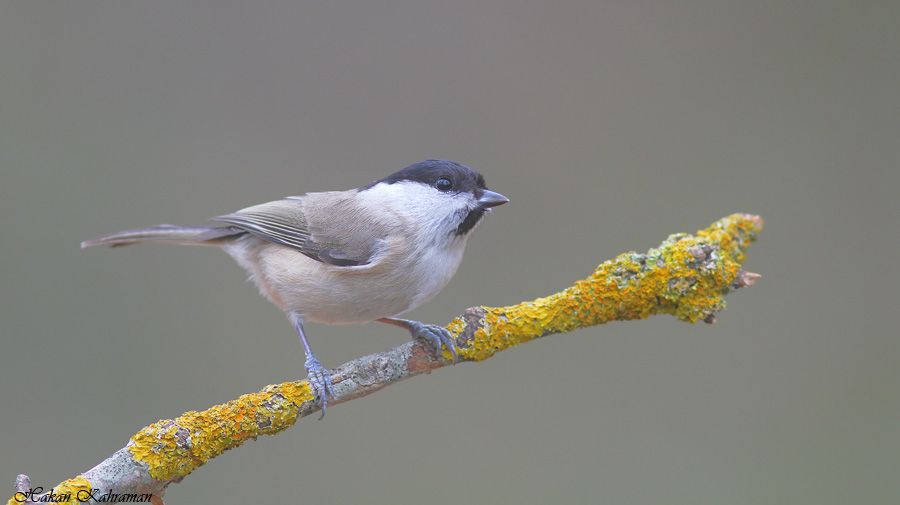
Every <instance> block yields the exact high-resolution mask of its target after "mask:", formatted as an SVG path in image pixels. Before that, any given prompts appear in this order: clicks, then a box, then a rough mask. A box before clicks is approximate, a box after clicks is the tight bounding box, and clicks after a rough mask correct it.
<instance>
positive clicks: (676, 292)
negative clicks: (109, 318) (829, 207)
mask: <svg viewBox="0 0 900 505" xmlns="http://www.w3.org/2000/svg"><path fill="white" fill-rule="evenodd" d="M761 229H762V219H760V218H759V217H758V216H753V215H749V214H733V215H731V216H728V217H726V218H723V219H721V220H719V221H717V222H715V223H713V224H712V225H711V226H710V227H709V228H706V229H705V230H701V231H698V232H697V233H696V234H695V235H688V234H684V233H679V234H675V235H672V236H670V237H669V238H668V239H666V240H665V241H664V242H663V243H662V244H661V245H660V246H659V247H657V248H655V249H650V250H649V251H647V252H646V253H635V252H630V253H624V254H621V255H619V256H618V257H616V258H615V259H612V260H609V261H606V262H604V263H602V264H601V265H600V266H598V267H597V269H596V270H594V272H593V273H592V274H591V275H590V276H589V277H587V278H585V279H582V280H580V281H577V282H576V283H575V284H573V285H572V286H570V287H569V288H566V289H565V290H563V291H560V292H559V293H555V294H553V295H550V296H547V297H544V298H538V299H536V300H531V301H525V302H521V303H519V304H516V305H511V306H508V307H484V306H480V307H473V308H470V309H468V310H466V311H465V312H464V313H463V314H462V315H460V316H458V317H457V318H456V319H454V320H453V321H451V322H450V324H449V325H448V326H447V328H448V329H449V330H450V331H451V333H452V334H453V335H455V338H456V344H457V347H458V351H459V360H460V361H482V360H485V359H487V358H490V357H491V356H493V355H494V354H496V353H498V352H500V351H503V350H505V349H508V348H510V347H513V346H516V345H519V344H521V343H524V342H528V341H529V340H533V339H535V338H538V337H544V336H547V335H551V334H554V333H562V332H567V331H571V330H574V329H577V328H584V327H587V326H593V325H597V324H603V323H606V322H608V321H621V320H630V319H644V318H646V317H649V316H651V315H654V314H671V315H673V316H675V317H677V318H678V319H680V320H682V321H687V322H690V323H694V322H697V321H705V322H707V323H712V322H714V321H715V317H716V316H715V315H716V313H717V312H719V311H721V310H722V309H724V308H725V300H724V295H726V294H728V293H729V292H730V291H731V290H733V289H737V288H741V287H746V286H750V285H752V284H753V283H754V282H755V281H756V280H757V279H758V278H759V275H757V274H754V273H750V272H746V271H744V270H743V269H742V264H743V262H744V253H745V250H746V248H747V246H748V245H749V244H750V243H751V242H753V241H754V240H755V239H756V236H757V234H758V233H759V232H760V230H761ZM449 364H450V356H449V354H448V353H446V352H445V354H444V356H440V357H437V356H434V354H433V353H432V352H431V351H429V349H428V348H426V347H425V346H424V345H423V344H421V343H419V342H407V343H405V344H403V345H400V346H398V347H395V348H393V349H391V350H388V351H385V352H381V353H377V354H372V355H369V356H364V357H361V358H358V359H355V360H353V361H350V362H348V363H345V364H343V365H341V366H340V367H338V368H337V369H336V370H334V371H333V372H334V375H333V382H334V390H333V392H334V398H333V399H332V400H331V401H330V402H329V403H330V404H332V405H336V404H340V403H343V402H346V401H349V400H352V399H354V398H358V397H360V396H365V395H368V394H370V393H373V392H375V391H378V390H379V389H381V388H384V387H386V386H389V385H391V384H394V383H396V382H398V381H401V380H403V379H406V378H408V377H412V376H415V375H418V374H421V373H424V372H428V371H431V370H433V369H436V368H440V367H443V366H447V365H449ZM316 411H318V406H317V404H316V402H315V401H314V395H313V393H312V390H311V389H310V386H309V383H307V381H305V380H301V381H292V382H285V383H282V384H276V385H271V386H267V387H265V388H263V389H262V390H261V391H259V392H257V393H250V394H246V395H243V396H241V397H239V398H237V399H235V400H232V401H230V402H227V403H223V404H221V405H216V406H214V407H211V408H209V409H206V410H204V411H202V412H195V411H191V412H185V413H184V414H182V415H181V416H179V417H178V418H176V419H164V420H162V421H158V422H156V423H153V424H151V425H150V426H147V427H145V428H143V429H141V430H140V431H139V432H137V434H135V435H134V436H133V437H131V440H129V442H128V444H127V445H126V446H125V447H123V448H122V449H119V450H118V451H116V452H115V453H114V454H113V455H112V456H110V457H109V458H107V459H106V460H104V461H103V462H101V463H100V464H99V465H97V466H95V467H94V468H92V469H90V470H88V471H86V472H84V473H83V474H81V475H79V476H77V477H75V478H73V479H69V480H66V481H64V482H62V483H61V484H59V485H58V486H56V487H54V488H53V490H52V493H53V494H54V495H55V496H56V497H57V498H60V497H61V498H62V499H58V500H57V502H66V503H77V502H78V501H79V500H81V501H88V500H90V499H91V498H92V499H94V500H100V498H101V497H102V496H103V495H104V494H106V493H107V492H108V493H110V495H118V499H116V498H117V497H116V496H112V498H113V499H106V500H102V501H105V502H112V501H129V497H130V500H131V501H134V499H135V498H134V496H137V497H138V498H140V496H141V495H143V496H144V498H146V499H152V501H153V502H154V503H157V504H161V503H162V500H161V497H162V495H163V493H164V492H165V490H166V487H167V486H168V485H169V484H171V483H173V482H180V481H181V479H183V478H184V477H186V476H187V475H188V474H190V473H191V472H192V471H194V470H195V469H197V467H199V466H200V465H203V464H204V463H206V462H207V461H209V460H210V459H212V458H215V457H216V456H218V455H220V454H222V453H223V452H225V451H226V450H228V449H233V448H235V447H238V446H240V445H241V444H243V443H244V442H246V441H247V440H251V439H255V438H256V437H258V436H260V435H273V434H275V433H278V432H280V431H283V430H285V429H287V428H289V427H290V426H293V424H294V423H295V422H296V421H297V419H299V418H301V417H305V416H308V415H310V414H312V413H314V412H316ZM16 488H17V493H16V495H15V496H13V497H12V498H11V499H10V500H9V502H8V503H9V504H14V503H22V502H23V501H24V499H25V498H33V499H35V500H40V496H38V495H33V496H32V495H30V493H29V491H28V490H29V489H31V484H30V481H29V479H28V477H27V476H24V475H20V476H19V479H18V480H17V486H16ZM144 501H146V500H144Z"/></svg>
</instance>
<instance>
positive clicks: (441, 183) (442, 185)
mask: <svg viewBox="0 0 900 505" xmlns="http://www.w3.org/2000/svg"><path fill="white" fill-rule="evenodd" d="M434 187H436V188H437V189H438V191H445V192H446V191H450V190H451V189H453V183H452V182H450V179H448V178H446V177H441V178H440V179H438V180H437V182H435V183H434Z"/></svg>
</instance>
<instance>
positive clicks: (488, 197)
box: [478, 189, 509, 209]
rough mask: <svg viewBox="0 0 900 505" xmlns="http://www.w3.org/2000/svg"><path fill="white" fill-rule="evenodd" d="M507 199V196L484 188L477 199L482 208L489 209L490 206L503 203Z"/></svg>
mask: <svg viewBox="0 0 900 505" xmlns="http://www.w3.org/2000/svg"><path fill="white" fill-rule="evenodd" d="M508 201H509V198H506V197H505V196H503V195H501V194H500V193H497V192H496V191H491V190H489V189H486V190H484V192H482V193H481V198H479V199H478V204H479V205H481V208H483V209H489V208H491V207H496V206H498V205H503V204H504V203H506V202H508Z"/></svg>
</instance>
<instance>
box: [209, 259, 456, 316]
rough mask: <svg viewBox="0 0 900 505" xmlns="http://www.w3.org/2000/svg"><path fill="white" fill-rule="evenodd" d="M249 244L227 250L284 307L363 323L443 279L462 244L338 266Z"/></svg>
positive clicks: (407, 303)
mask: <svg viewBox="0 0 900 505" xmlns="http://www.w3.org/2000/svg"><path fill="white" fill-rule="evenodd" d="M254 245H255V246H257V247H255V248H250V249H247V248H244V249H241V250H240V251H238V250H229V249H226V251H228V252H229V253H230V254H231V255H232V256H233V257H235V259H236V260H238V263H240V264H241V265H242V266H244V267H245V268H246V269H247V270H248V271H249V272H250V274H251V279H252V280H253V281H254V283H255V284H256V285H257V287H259V290H260V293H261V294H262V295H263V296H265V297H266V298H268V299H269V300H270V301H271V302H272V303H274V304H275V305H277V306H278V307H279V308H281V309H282V310H283V311H284V312H286V313H292V312H293V313H298V314H302V315H303V317H304V319H306V320H309V321H316V322H321V323H327V324H349V323H364V322H369V321H374V320H375V319H378V318H382V317H389V316H394V315H397V314H400V313H403V312H406V311H408V310H412V309H414V308H416V307H418V306H419V305H421V304H423V303H425V302H426V301H428V300H429V299H431V298H432V297H433V296H434V295H435V294H437V293H438V292H439V291H441V290H442V289H443V288H444V287H445V286H446V285H447V283H448V282H449V281H450V278H451V277H452V276H453V274H454V273H455V272H456V269H457V267H458V266H459V263H460V261H461V259H462V253H463V248H454V249H452V250H428V249H426V250H422V251H420V253H419V254H418V255H416V256H414V257H415V260H414V261H404V262H390V261H386V262H383V263H381V264H377V265H374V266H367V267H339V266H334V265H328V264H325V263H321V262H319V261H316V260H313V259H311V258H309V257H307V256H305V255H303V254H302V253H300V252H298V251H295V250H293V249H290V248H286V247H283V246H279V245H270V244H259V243H257V244H254ZM461 245H462V246H463V247H464V244H461ZM248 254H249V256H248ZM248 260H250V261H248Z"/></svg>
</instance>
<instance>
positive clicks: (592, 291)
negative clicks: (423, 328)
mask: <svg viewBox="0 0 900 505" xmlns="http://www.w3.org/2000/svg"><path fill="white" fill-rule="evenodd" d="M761 229H762V220H760V219H759V218H758V217H756V216H751V215H747V214H733V215H731V216H728V217H726V218H724V219H721V220H719V221H717V222H716V223H714V224H713V225H712V226H710V227H709V228H707V229H705V230H701V231H699V232H698V233H697V235H696V236H690V235H687V234H683V233H682V234H674V235H672V236H670V237H669V238H668V239H667V240H666V241H665V242H663V244H662V245H661V246H660V247H659V248H657V249H651V250H650V251H649V252H648V253H646V254H638V253H634V252H630V253H624V254H620V255H619V256H618V257H616V258H615V259H612V260H610V261H607V262H604V263H602V264H601V265H600V266H598V267H597V268H596V270H594V272H593V274H592V275H591V276H590V277H588V278H586V279H582V280H580V281H578V282H576V283H575V284H574V285H572V286H571V287H569V288H567V289H565V290H563V291H560V292H559V293H556V294H553V295H550V296H547V297H542V298H538V299H536V300H532V301H528V302H522V303H519V304H517V305H512V306H509V307H481V310H482V311H483V314H484V315H483V324H481V325H480V327H479V328H478V329H477V330H476V331H475V333H474V335H473V336H472V337H471V338H470V339H468V340H467V341H466V342H464V343H463V344H462V345H461V346H460V349H459V355H460V358H461V359H464V360H471V361H480V360H483V359H487V358H489V357H491V356H493V355H494V354H495V353H497V352H499V351H502V350H504V349H507V348H509V347H512V346H515V345H518V344H521V343H523V342H527V341H529V340H532V339H534V338H538V337H541V336H543V335H548V334H551V333H560V332H566V331H571V330H574V329H576V328H583V327H586V326H593V325H597V324H603V323H606V322H609V321H615V320H630V319H643V318H646V317H649V316H651V315H654V314H671V315H674V316H676V317H677V318H678V319H680V320H682V321H687V322H691V323H695V322H697V321H700V320H702V319H705V318H707V317H709V316H711V315H712V314H714V313H715V312H718V311H720V310H722V309H723V308H724V307H725V300H724V295H725V294H726V293H727V292H728V290H729V289H730V286H731V283H732V282H733V281H734V279H735V277H736V276H737V275H738V272H739V271H740V268H741V263H742V262H743V260H744V249H745V248H746V246H747V245H748V244H749V243H750V242H752V241H753V240H755V239H756V235H757V234H758V233H759V231H760V230H761ZM465 326H466V323H465V320H464V319H463V318H457V319H455V320H454V321H453V322H451V323H450V325H449V326H448V329H449V330H450V331H451V332H453V333H454V334H457V335H458V334H459V333H460V332H462V331H463V330H464V328H465Z"/></svg>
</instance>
